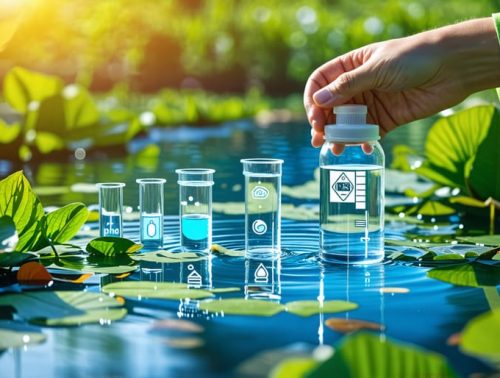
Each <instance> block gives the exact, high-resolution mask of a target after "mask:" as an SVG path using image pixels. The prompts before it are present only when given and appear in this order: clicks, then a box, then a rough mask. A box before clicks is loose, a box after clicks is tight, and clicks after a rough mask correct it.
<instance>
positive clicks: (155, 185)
mask: <svg viewBox="0 0 500 378" xmlns="http://www.w3.org/2000/svg"><path fill="white" fill-rule="evenodd" d="M136 182H137V183H138V184H139V207H140V214H141V216H140V234H141V243H142V244H143V245H144V247H145V248H146V249H161V248H162V247H163V201H164V190H163V186H164V184H165V182H166V180H165V179H162V178H144V179H137V180H136Z"/></svg>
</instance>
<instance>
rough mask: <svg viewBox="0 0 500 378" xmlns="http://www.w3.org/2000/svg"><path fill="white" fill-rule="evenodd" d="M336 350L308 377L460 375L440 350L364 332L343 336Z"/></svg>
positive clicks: (358, 377) (368, 377)
mask: <svg viewBox="0 0 500 378" xmlns="http://www.w3.org/2000/svg"><path fill="white" fill-rule="evenodd" d="M343 340H344V341H343V342H342V343H341V344H340V346H339V347H338V348H336V352H335V354H334V355H333V356H332V357H330V358H329V359H328V360H326V361H325V362H323V363H321V364H320V365H319V366H318V367H317V368H315V369H313V370H312V371H311V372H310V374H309V375H308V377H310V378H319V377H321V378H323V377H331V376H332V372H335V376H338V377H345V378H349V377H356V378H372V377H417V376H418V377H442V378H444V377H456V376H457V375H456V373H455V372H454V371H453V370H452V368H451V367H450V366H449V365H448V363H447V361H446V359H445V358H444V357H443V356H441V355H440V354H437V353H434V352H430V351H426V350H424V349H421V348H418V347H416V346H413V345H405V344H400V343H399V342H396V341H391V340H386V339H385V338H380V337H379V336H377V335H374V334H371V333H365V332H360V333H356V334H354V335H352V336H348V337H346V338H344V339H343Z"/></svg>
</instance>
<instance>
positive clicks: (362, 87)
mask: <svg viewBox="0 0 500 378" xmlns="http://www.w3.org/2000/svg"><path fill="white" fill-rule="evenodd" d="M367 66H368V65H366V64H365V65H363V66H360V67H358V68H355V69H354V70H352V71H348V72H344V73H343V74H342V75H340V76H338V77H337V78H336V79H335V80H334V81H333V82H331V83H330V84H328V85H327V86H326V87H323V88H321V89H320V90H318V91H317V92H315V93H314V94H313V100H314V102H315V103H316V105H318V106H321V107H332V106H334V105H340V104H343V103H345V102H347V101H349V100H350V99H351V98H353V97H354V96H355V95H357V94H359V93H362V92H364V91H367V90H370V89H372V88H373V83H374V82H375V80H374V78H375V74H374V73H373V72H372V70H371V69H369V68H367Z"/></svg>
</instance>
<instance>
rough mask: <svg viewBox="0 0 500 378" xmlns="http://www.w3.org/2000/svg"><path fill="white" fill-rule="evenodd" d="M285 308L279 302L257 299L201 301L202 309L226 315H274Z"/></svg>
mask: <svg viewBox="0 0 500 378" xmlns="http://www.w3.org/2000/svg"><path fill="white" fill-rule="evenodd" d="M284 308H285V307H284V306H283V305H280V304H279V303H275V302H267V301H261V300H257V299H236V298H235V299H220V300H211V301H203V302H201V303H200V310H205V311H208V312H216V313H224V314H225V315H254V316H273V315H276V314H277V313H279V312H281V311H283V310H284Z"/></svg>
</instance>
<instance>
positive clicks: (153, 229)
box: [141, 216, 161, 240]
mask: <svg viewBox="0 0 500 378" xmlns="http://www.w3.org/2000/svg"><path fill="white" fill-rule="evenodd" d="M160 238H161V219H160V217H148V216H143V217H142V238H141V240H148V239H153V240H157V239H160Z"/></svg>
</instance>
